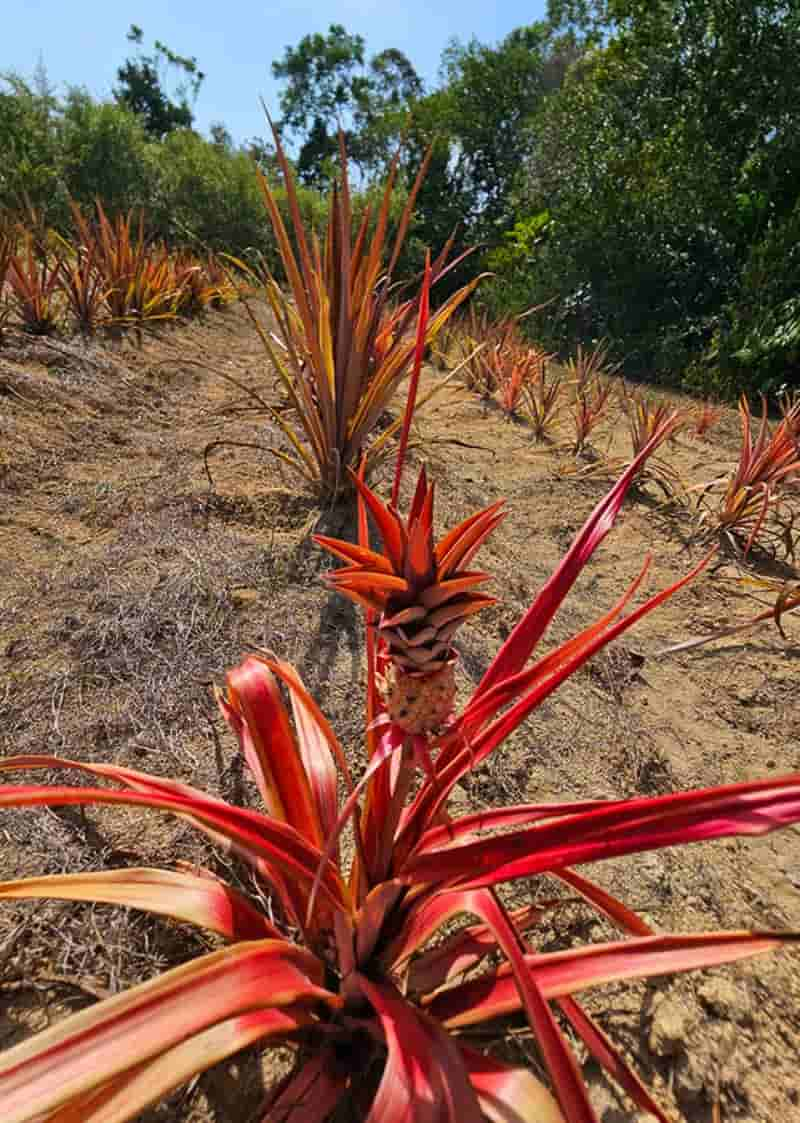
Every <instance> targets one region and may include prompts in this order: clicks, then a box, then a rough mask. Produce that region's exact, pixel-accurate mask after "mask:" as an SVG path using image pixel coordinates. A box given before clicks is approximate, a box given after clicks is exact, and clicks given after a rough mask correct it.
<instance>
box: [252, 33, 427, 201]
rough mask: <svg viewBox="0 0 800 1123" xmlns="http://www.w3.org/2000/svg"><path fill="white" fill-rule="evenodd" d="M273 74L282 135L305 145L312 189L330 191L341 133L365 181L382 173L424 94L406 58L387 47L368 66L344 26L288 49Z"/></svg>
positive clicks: (304, 164) (303, 171)
mask: <svg viewBox="0 0 800 1123" xmlns="http://www.w3.org/2000/svg"><path fill="white" fill-rule="evenodd" d="M272 73H273V75H274V76H275V77H276V78H278V79H280V80H282V81H283V82H285V83H286V85H285V88H284V90H283V92H282V94H281V98H280V106H281V120H280V128H281V130H282V131H284V132H288V133H289V134H290V135H293V136H294V137H295V138H297V140H298V141H299V142H300V148H299V152H298V156H297V171H298V174H299V176H300V178H301V179H302V180H303V181H304V182H305V183H310V184H318V185H324V184H326V183H327V182H329V180H330V178H331V176H332V174H333V173H334V169H335V166H336V153H337V150H338V139H337V134H338V131H339V129H340V128H341V129H342V131H343V132H344V135H345V141H346V144H347V151H348V154H349V156H350V158H351V160H353V161H354V162H355V163H356V164H357V165H358V166H359V167H360V168H361V170H362V172H364V173H365V174H370V173H374V172H379V171H380V170H381V169H382V165H383V164H384V163H385V161H386V159H387V158H388V156H389V154H390V153H391V151H392V149H393V148H394V147H396V145H397V142H398V140H399V137H400V134H401V131H402V128H403V125H404V123H405V120H406V117H407V113H408V109H409V107H410V106H411V105H412V104H413V103H414V101H415V99H417V98H418V97H419V96H420V95H421V93H422V83H421V81H420V79H419V77H418V75H417V73H416V71H415V70H414V67H413V66H412V65H411V63H410V62H409V60H408V59H407V58H406V56H405V55H404V54H403V52H402V51H399V50H397V49H396V48H389V49H387V50H385V51H381V52H380V53H379V54H377V55H374V56H373V57H372V58H371V59H370V60H369V61H367V59H366V54H365V43H364V39H363V38H362V36H360V35H351V34H350V33H349V32H347V31H346V30H345V28H344V27H343V26H342V25H341V24H331V26H330V28H329V29H328V33H327V35H322V34H320V33H319V32H317V33H315V34H313V35H305V36H304V37H303V38H302V39H301V40H300V42H299V43H298V44H297V46H296V47H287V48H286V49H285V51H284V54H283V57H282V58H281V59H278V60H276V61H275V62H273V64H272Z"/></svg>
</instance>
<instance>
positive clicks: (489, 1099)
mask: <svg viewBox="0 0 800 1123" xmlns="http://www.w3.org/2000/svg"><path fill="white" fill-rule="evenodd" d="M459 1048H460V1049H461V1056H462V1057H463V1058H464V1064H465V1065H466V1067H467V1072H468V1073H469V1078H470V1080H471V1082H472V1087H473V1088H474V1089H475V1091H476V1092H477V1093H478V1102H479V1103H480V1105H481V1111H482V1112H483V1114H484V1115H485V1116H486V1118H487V1119H488V1120H490V1123H564V1116H563V1115H562V1114H561V1111H560V1110H559V1107H558V1104H557V1103H556V1101H555V1100H554V1099H553V1097H552V1096H551V1094H550V1093H549V1092H548V1090H547V1089H546V1088H545V1086H544V1084H541V1083H540V1082H539V1081H538V1080H537V1079H536V1077H535V1076H534V1075H533V1073H532V1072H530V1071H529V1069H527V1068H512V1067H511V1065H507V1064H503V1062H502V1061H498V1060H495V1058H494V1057H487V1056H484V1054H483V1053H478V1052H476V1051H475V1050H474V1049H470V1048H469V1047H468V1046H467V1045H459Z"/></svg>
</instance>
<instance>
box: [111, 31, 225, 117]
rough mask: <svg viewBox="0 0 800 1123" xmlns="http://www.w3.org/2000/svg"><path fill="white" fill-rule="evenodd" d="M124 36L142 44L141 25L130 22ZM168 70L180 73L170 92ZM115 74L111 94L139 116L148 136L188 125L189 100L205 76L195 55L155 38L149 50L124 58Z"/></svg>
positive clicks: (190, 110) (192, 97)
mask: <svg viewBox="0 0 800 1123" xmlns="http://www.w3.org/2000/svg"><path fill="white" fill-rule="evenodd" d="M127 38H128V41H129V42H130V43H134V44H136V45H137V46H141V45H142V41H143V38H144V35H143V32H142V29H141V28H140V27H137V26H136V24H131V27H130V30H129V31H128V35H127ZM170 70H172V71H177V72H178V74H179V82H178V85H177V87H176V89H175V91H174V92H173V93H172V95H170V94H169V93H167V91H166V88H165V86H166V81H167V75H168V73H169V72H170ZM117 78H118V80H119V85H118V86H117V87H116V88H115V90H114V96H115V97H116V99H117V101H118V102H119V103H120V104H121V105H125V106H127V107H128V108H129V109H130V110H132V112H134V113H136V114H137V115H138V116H139V117H141V119H142V122H143V123H144V127H145V129H146V130H147V132H148V133H150V135H151V136H154V137H156V138H161V137H163V136H166V134H167V133H170V132H172V131H173V130H174V129H179V128H191V125H192V122H193V120H194V117H193V114H192V109H191V104H190V102H191V103H192V104H193V103H194V101H195V100H196V98H197V95H198V93H199V92H200V87H201V85H202V84H203V81H204V79H205V74H203V72H202V71H201V70H200V69H199V68H198V66H197V59H196V58H194V57H187V56H184V55H178V54H176V53H175V52H174V51H172V50H170V48H169V47H168V46H167V45H166V44H165V43H161V42H160V41H159V40H158V39H156V41H155V44H154V47H153V52H152V54H149V55H145V54H142V53H141V51H140V52H139V54H138V55H137V56H136V57H135V58H129V59H126V60H125V62H124V64H123V65H122V66H121V67H120V68H119V69H118V70H117Z"/></svg>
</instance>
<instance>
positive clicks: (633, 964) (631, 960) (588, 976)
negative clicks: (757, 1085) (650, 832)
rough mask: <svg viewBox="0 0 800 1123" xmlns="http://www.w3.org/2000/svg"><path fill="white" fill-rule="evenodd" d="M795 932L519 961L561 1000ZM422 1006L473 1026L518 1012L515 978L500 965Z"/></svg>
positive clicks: (751, 949)
mask: <svg viewBox="0 0 800 1123" xmlns="http://www.w3.org/2000/svg"><path fill="white" fill-rule="evenodd" d="M797 939H800V935H799V934H797V933H791V932H790V933H783V932H712V933H708V934H706V933H690V934H689V935H683V936H646V937H642V938H641V939H639V938H636V939H630V940H616V941H614V942H612V943H606V944H593V945H591V946H589V947H580V948H571V949H568V950H565V951H557V952H550V953H549V954H547V955H537V954H527V955H526V956H525V963H526V966H527V968H528V970H529V971H531V972H533V974H535V976H536V978H537V980H538V984H539V987H540V989H541V992H542V994H543V995H544V996H545V998H547V999H554V998H563V997H564V996H565V995H570V994H574V993H577V992H578V991H581V990H585V989H586V988H587V987H591V986H600V985H603V984H606V983H611V982H618V981H620V980H624V979H642V978H647V977H649V976H651V975H666V974H670V973H672V972H676V971H693V970H696V969H697V968H700V967H716V966H719V965H720V964H723V963H735V962H736V961H737V960H739V959H745V958H748V957H749V956H752V955H760V954H761V953H762V952H765V951H771V950H772V949H774V948H776V947H779V946H780V945H781V943H784V942H786V941H789V940H791V941H794V940H797ZM424 1004H425V1007H426V1009H427V1010H429V1011H430V1013H431V1014H432V1015H433V1016H434V1017H435V1018H436V1019H437V1020H438V1021H441V1022H442V1023H443V1024H444V1025H447V1026H448V1027H450V1028H456V1027H460V1026H467V1025H474V1024H475V1023H477V1022H484V1021H487V1020H490V1019H492V1018H497V1017H502V1016H505V1015H506V1014H510V1013H513V1012H514V1011H517V1010H519V1009H520V1006H521V1004H522V1003H521V999H520V996H519V991H518V990H517V985H516V980H515V979H514V977H513V976H512V974H511V972H510V969H509V968H508V967H507V966H506V965H503V966H502V967H500V968H498V969H497V970H496V971H494V972H492V973H490V974H486V975H484V976H481V977H480V978H478V979H474V980H471V981H469V982H466V983H460V984H459V985H457V986H452V987H449V988H447V989H446V990H442V991H439V992H438V994H435V995H433V996H432V997H431V998H430V999H428V1000H426V1001H425V1003H424Z"/></svg>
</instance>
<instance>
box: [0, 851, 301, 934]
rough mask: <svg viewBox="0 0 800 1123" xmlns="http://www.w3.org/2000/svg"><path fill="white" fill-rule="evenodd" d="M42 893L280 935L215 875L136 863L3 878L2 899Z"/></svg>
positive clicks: (219, 928)
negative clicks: (91, 870) (120, 867)
mask: <svg viewBox="0 0 800 1123" xmlns="http://www.w3.org/2000/svg"><path fill="white" fill-rule="evenodd" d="M43 897H44V898H49V899H51V900H52V899H57V900H61V901H101V902H102V903H103V904H108V905H124V906H126V907H127V908H134V909H143V910H145V911H146V912H152V913H156V914H157V915H159V916H170V917H172V918H173V919H174V920H182V921H185V922H186V923H188V924H196V925H198V926H199V927H200V928H207V929H208V930H209V931H211V932H218V933H219V934H220V935H221V936H224V937H225V939H227V940H263V939H266V938H267V937H272V938H276V939H279V938H280V935H281V934H280V932H278V930H277V928H275V927H273V925H272V924H270V923H269V921H268V920H267V918H266V917H265V916H262V915H261V913H259V912H258V911H257V910H256V909H255V908H254V907H253V906H252V905H251V904H250V902H249V901H248V900H247V899H246V898H245V897H243V896H242V894H241V893H239V892H238V891H237V890H236V889H233V888H232V887H231V886H229V885H225V883H224V882H222V881H218V880H217V879H216V878H214V877H212V876H211V875H204V876H200V877H198V876H197V875H196V874H191V873H187V872H182V871H177V870H159V869H147V868H137V869H123V870H104V871H102V872H99V873H68V874H54V875H52V876H50V877H28V878H25V879H24V880H21V881H4V882H0V900H1V899H3V898H6V899H10V900H23V899H38V898H43Z"/></svg>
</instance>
